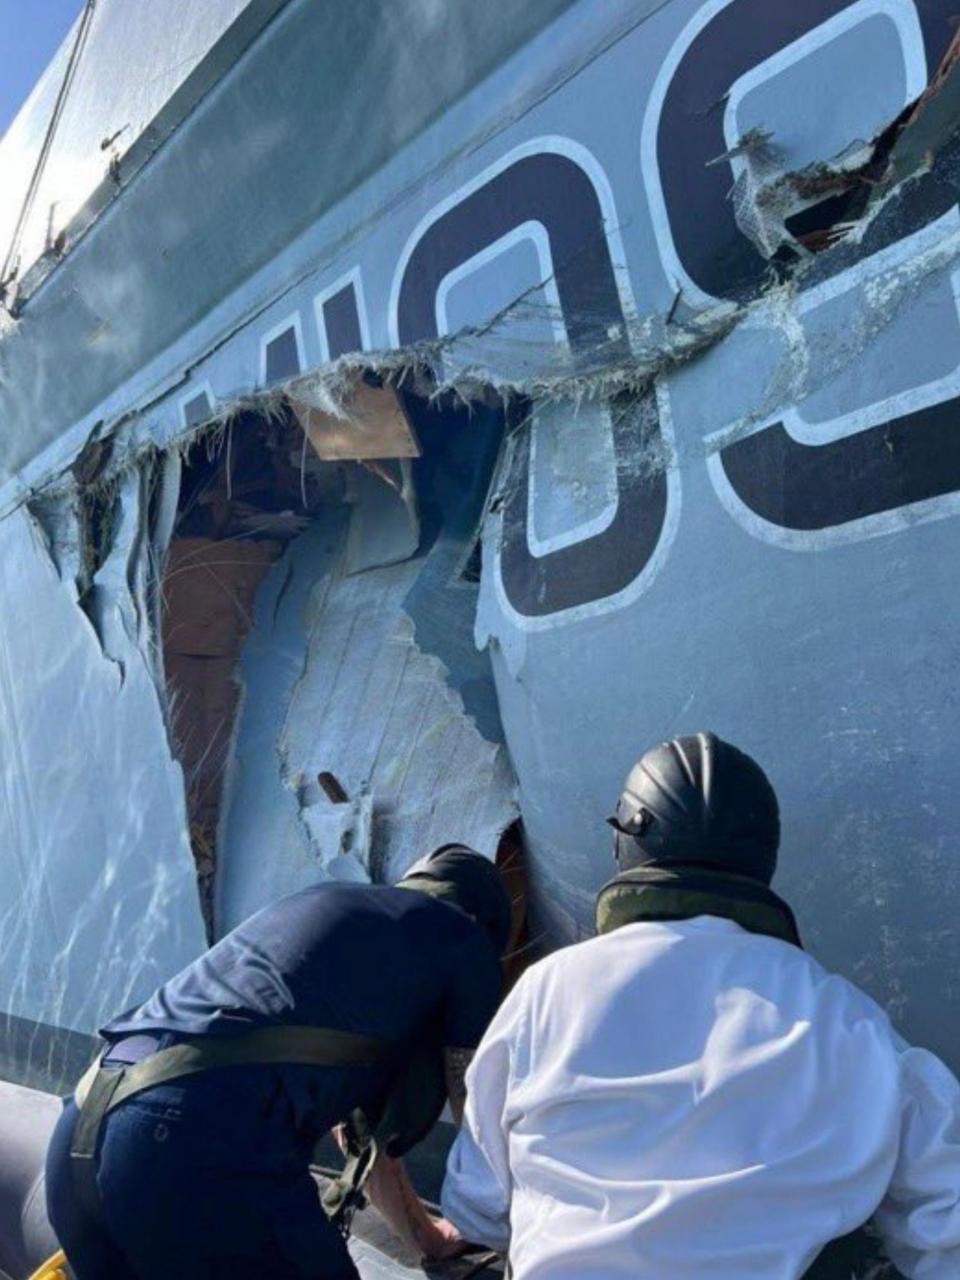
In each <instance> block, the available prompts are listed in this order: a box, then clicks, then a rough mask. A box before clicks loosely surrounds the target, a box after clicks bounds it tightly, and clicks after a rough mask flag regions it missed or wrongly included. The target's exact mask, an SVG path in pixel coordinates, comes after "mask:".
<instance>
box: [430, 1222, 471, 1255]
mask: <svg viewBox="0 0 960 1280" xmlns="http://www.w3.org/2000/svg"><path fill="white" fill-rule="evenodd" d="M422 1239H423V1246H424V1248H423V1260H424V1262H443V1260H444V1259H445V1258H455V1257H456V1256H457V1254H459V1253H463V1252H464V1250H465V1249H468V1248H469V1247H470V1246H469V1244H468V1242H467V1241H466V1240H464V1238H463V1236H462V1235H461V1234H460V1232H459V1231H458V1230H457V1228H456V1227H455V1226H454V1225H453V1223H452V1222H448V1221H447V1219H446V1218H432V1219H431V1225H430V1230H429V1232H425V1233H424V1234H423V1238H422Z"/></svg>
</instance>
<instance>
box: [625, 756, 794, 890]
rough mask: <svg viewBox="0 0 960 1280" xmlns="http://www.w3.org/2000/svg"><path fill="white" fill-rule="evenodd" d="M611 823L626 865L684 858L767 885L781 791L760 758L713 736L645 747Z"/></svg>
mask: <svg viewBox="0 0 960 1280" xmlns="http://www.w3.org/2000/svg"><path fill="white" fill-rule="evenodd" d="M609 821H610V824H611V826H612V827H613V828H614V831H615V833H616V834H615V836H614V854H615V856H616V859H617V864H618V866H619V867H620V869H621V870H627V869H628V868H630V867H636V866H645V865H659V866H663V865H675V864H678V863H682V864H684V865H688V866H690V865H693V866H700V867H715V868H716V869H717V870H720V871H732V872H735V873H737V874H740V875H745V876H752V877H753V878H754V879H756V880H761V881H763V883H764V884H769V883H770V881H771V880H772V879H773V873H774V871H776V868H777V849H778V847H779V844H780V809H779V806H778V804H777V797H776V793H775V792H774V790H773V787H772V786H771V785H770V782H769V780H768V778H767V775H766V774H765V773H764V772H763V770H762V769H761V768H760V766H759V765H758V764H757V763H756V761H754V760H751V758H750V757H749V756H748V755H745V754H744V753H743V752H742V751H739V750H738V749H737V748H736V747H733V746H731V745H730V743H729V742H724V741H722V739H720V738H717V737H716V736H715V735H714V734H712V733H698V734H696V735H694V736H691V737H685V738H674V739H673V740H672V741H670V742H664V743H662V744H661V745H660V746H659V747H654V748H653V749H652V750H651V751H648V752H647V753H646V755H645V756H643V757H642V758H641V759H640V760H638V761H637V763H636V764H635V765H634V766H633V768H632V769H631V770H630V772H629V774H628V775H627V780H626V783H625V785H624V789H623V794H622V795H621V796H620V803H619V804H618V806H617V815H616V817H615V818H611V819H610V820H609Z"/></svg>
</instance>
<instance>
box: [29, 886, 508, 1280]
mask: <svg viewBox="0 0 960 1280" xmlns="http://www.w3.org/2000/svg"><path fill="white" fill-rule="evenodd" d="M500 981H501V979H500V967H499V963H498V960H497V955H496V950H495V947H494V944H493V942H492V941H491V939H490V936H489V935H488V933H487V932H486V931H485V930H484V929H482V928H481V927H480V926H479V925H478V924H476V923H475V922H474V921H473V920H472V919H471V917H470V916H468V915H466V914H465V913H464V912H462V911H460V910H459V909H458V908H457V907H455V906H452V905H450V904H449V903H446V902H441V901H438V900H437V899H435V898H431V897H428V896H427V895H425V894H421V893H418V892H416V891H413V890H408V889H394V888H388V887H386V886H358V885H339V884H323V885H318V886H316V887H314V888H311V889H306V890H303V891H302V892H300V893H296V894H293V895H291V896H290V897H288V898H284V899H282V900H281V901H280V902H278V903H276V904H275V905H273V906H271V907H268V908H267V909H266V910H264V911H261V912H259V913H258V914H257V915H255V916H253V917H252V918H251V919H250V920H248V921H246V922H245V923H244V924H242V925H240V926H239V928H237V929H236V930H234V932H233V933H231V934H229V935H228V936H227V937H226V938H224V939H223V940H222V941H221V942H219V943H218V944H217V945H216V946H215V947H213V948H212V949H211V950H210V951H209V952H207V953H206V954H205V955H204V956H202V957H201V958H200V959H199V960H197V961H196V962H195V963H194V964H192V965H190V966H189V967H188V968H187V969H185V970H184V971H183V972H182V973H181V974H179V975H178V976H177V977H176V978H174V979H172V980H171V981H170V982H168V983H167V984H166V985H165V986H164V987H162V988H161V989H160V990H159V991H158V992H157V993H156V994H155V995H154V996H153V997H152V998H151V999H150V1000H148V1001H147V1003H146V1004H144V1005H143V1006H141V1007H140V1008H139V1009H136V1010H134V1011H133V1012H131V1013H128V1014H125V1015H124V1016H122V1017H120V1018H117V1019H116V1020H115V1021H113V1022H111V1023H110V1024H109V1025H108V1026H107V1027H105V1028H104V1029H103V1031H102V1035H103V1036H104V1038H105V1039H106V1040H107V1041H108V1043H109V1044H110V1046H111V1047H110V1048H109V1050H108V1052H107V1054H106V1058H105V1060H107V1061H109V1060H111V1059H113V1060H117V1061H134V1060H139V1059H140V1058H142V1057H144V1056H146V1055H147V1054H148V1053H151V1052H154V1051H155V1049H156V1048H158V1047H166V1045H168V1044H172V1043H176V1038H177V1036H178V1035H189V1036H229V1035H231V1034H236V1033H238V1032H243V1031H247V1030H250V1029H251V1028H253V1027H257V1026H264V1025H271V1024H272V1025H277V1024H286V1025H299V1026H317V1027H332V1028H336V1029H343V1030H347V1031H356V1032H359V1033H361V1034H363V1035H368V1036H375V1037H378V1038H382V1039H384V1040H388V1041H402V1040H405V1039H408V1038H411V1037H415V1036H416V1034H417V1032H418V1030H420V1029H423V1028H425V1027H426V1026H427V1025H436V1023H437V1022H439V1024H440V1026H441V1028H442V1032H443V1039H444V1041H445V1043H446V1044H447V1045H448V1046H450V1047H464V1048H472V1047H474V1046H476V1044H477V1043H478V1042H479V1040H480V1037H481V1036H482V1034H483V1032H484V1030H485V1029H486V1026H487V1023H488V1022H489V1020H490V1018H491V1017H492V1015H493V1012H494V1010H495V1008H496V1005H497V1001H498V998H499V993H500ZM389 1082H390V1081H389V1073H388V1071H387V1070H386V1069H385V1068H382V1067H368V1068H358V1067H349V1068H346V1067H319V1068H317V1067H304V1066H291V1067H286V1066H284V1067H276V1066H253V1067H227V1068H219V1069H217V1070H211V1071H207V1072H204V1073H202V1074H201V1075H198V1076H192V1077H187V1078H184V1079H183V1080H178V1081H174V1082H171V1083H168V1084H165V1085H159V1086H156V1087H154V1088H153V1089H149V1090H147V1091H145V1092H144V1093H142V1094H140V1095H138V1096H136V1097H133V1098H131V1099H129V1100H127V1101H126V1102H124V1103H121V1104H120V1106H118V1107H117V1108H116V1109H115V1110H114V1111H112V1112H111V1113H110V1114H109V1115H108V1116H107V1118H106V1120H105V1121H104V1124H103V1129H102V1133H101V1138H100V1143H99V1145H98V1159H97V1185H98V1188H99V1191H100V1196H101V1200H102V1203H103V1215H104V1225H103V1227H102V1228H101V1229H98V1230H93V1231H91V1230H90V1229H89V1227H88V1225H87V1224H85V1223H84V1221H83V1218H82V1215H81V1214H80V1211H79V1208H78V1206H77V1204H76V1200H75V1197H74V1193H73V1183H72V1177H71V1169H70V1156H69V1150H70V1139H71V1134H72V1129H73V1123H74V1120H75V1117H76V1108H75V1106H74V1104H73V1102H72V1101H71V1102H68V1103H67V1104H66V1106H65V1109H64V1113H63V1116H62V1117H61V1120H60V1122H59V1124H58V1126H57V1129H56V1131H55V1133H54V1136H53V1139H52V1141H51V1145H50V1150H49V1153H48V1157H47V1196H48V1205H49V1212H50V1219H51V1222H52V1224H53V1227H54V1230H55V1231H56V1232H57V1235H58V1237H59V1239H60V1242H61V1244H62V1246H63V1248H64V1250H65V1252H66V1254H67V1257H68V1259H69V1260H70V1262H71V1264H72V1266H73V1268H74V1271H75V1272H76V1274H77V1276H78V1280H101V1278H102V1280H123V1278H125V1277H139V1280H171V1278H172V1277H176V1278H177V1280H194V1278H196V1280H214V1278H217V1280H219V1278H220V1277H223V1280H227V1278H228V1277H229V1278H230V1280H246V1278H247V1277H249V1278H250V1280H253V1277H257V1280H263V1278H264V1277H277V1280H285V1278H286V1277H290V1278H291V1280H292V1278H293V1277H298V1278H300V1280H312V1278H313V1277H316V1280H321V1277H323V1278H333V1280H341V1278H342V1280H346V1277H350V1278H351V1280H355V1278H356V1276H357V1272H356V1270H355V1268H354V1266H353V1263H352V1262H351V1260H350V1257H349V1255H348V1253H347V1250H346V1246H345V1245H344V1242H343V1240H342V1239H341V1237H340V1236H339V1234H338V1232H337V1231H336V1230H335V1229H334V1228H333V1227H332V1226H331V1225H330V1223H329V1222H328V1220H327V1218H326V1216H325V1214H324V1213H323V1210H322V1208H321V1206H320V1203H319V1199H318V1193H317V1190H316V1187H315V1184H314V1182H313V1180H312V1178H311V1177H310V1174H309V1171H308V1162H309V1159H310V1155H311V1152H312V1150H313V1147H314V1144H315V1142H316V1141H317V1139H318V1138H319V1137H321V1136H322V1135H323V1134H324V1133H326V1132H327V1131H329V1129H330V1128H331V1127H332V1126H333V1125H334V1124H336V1123H337V1122H339V1121H341V1120H343V1119H344V1118H345V1117H346V1116H347V1115H348V1114H349V1112H350V1111H351V1110H352V1109H353V1108H354V1107H358V1106H360V1107H373V1106H375V1105H376V1104H377V1103H378V1102H379V1101H381V1100H382V1099H383V1097H384V1096H385V1093H386V1091H387V1089H388V1086H389Z"/></svg>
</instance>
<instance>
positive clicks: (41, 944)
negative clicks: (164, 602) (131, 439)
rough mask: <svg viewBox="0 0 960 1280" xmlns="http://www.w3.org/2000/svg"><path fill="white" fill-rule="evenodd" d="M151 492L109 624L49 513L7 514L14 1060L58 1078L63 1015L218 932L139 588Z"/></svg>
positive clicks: (104, 1007)
mask: <svg viewBox="0 0 960 1280" xmlns="http://www.w3.org/2000/svg"><path fill="white" fill-rule="evenodd" d="M141 499H142V494H141V493H140V491H139V489H138V487H137V486H136V485H135V484H131V485H130V486H129V488H127V489H124V490H121V491H120V493H119V494H118V502H119V505H120V518H119V521H118V525H117V529H118V535H117V539H116V541H115V543H114V546H113V549H112V551H111V553H110V554H109V555H108V556H107V557H106V560H105V562H104V565H103V567H102V569H101V571H100V573H99V574H98V576H97V585H98V589H99V597H98V604H97V609H96V614H97V616H98V617H99V619H100V625H101V632H100V634H98V633H97V631H95V630H94V626H93V625H92V623H91V621H90V619H89V617H88V615H86V614H85V613H84V612H83V611H82V610H81V609H80V608H79V607H78V597H77V588H76V584H75V582H74V580H73V577H72V575H70V574H69V573H66V574H64V576H63V577H61V575H60V574H59V573H58V571H57V568H56V566H55V564H54V561H53V559H52V557H51V554H50V550H49V547H48V544H47V539H46V536H45V534H44V532H43V531H42V530H41V528H40V526H39V525H38V524H37V523H36V522H35V520H34V519H33V517H32V516H31V515H30V514H29V513H28V512H27V511H26V510H25V509H23V510H20V511H18V512H15V513H13V514H11V515H9V516H7V517H6V519H4V520H2V521H0V599H2V600H3V601H4V607H3V609H2V610H0V724H2V726H3V733H2V735H0V869H2V880H3V883H4V884H5V885H6V886H7V892H6V894H5V906H4V907H3V909H2V910H0V989H2V990H3V992H4V997H5V998H4V1015H6V1016H3V1015H0V1055H2V1058H3V1060H4V1062H6V1063H8V1064H9V1065H8V1068H7V1069H8V1070H10V1069H13V1070H15V1073H16V1074H17V1075H18V1076H19V1078H21V1079H23V1078H26V1077H27V1076H28V1075H29V1077H30V1078H31V1079H32V1080H34V1081H35V1082H36V1083H37V1084H38V1085H42V1086H43V1087H46V1088H50V1089H59V1088H62V1087H63V1085H64V1084H65V1081H64V1080H63V1079H61V1078H59V1077H58V1076H57V1073H56V1070H55V1069H54V1068H55V1064H56V1063H57V1062H59V1061H61V1057H60V1055H59V1054H58V1052H57V1050H56V1045H55V1044H54V1043H53V1041H51V1039H50V1034H51V1033H50V1028H56V1029H61V1031H62V1033H63V1034H67V1033H69V1032H70V1031H79V1032H82V1033H84V1034H86V1035H92V1034H94V1033H95V1031H96V1029H97V1027H98V1026H100V1025H101V1024H102V1023H103V1022H104V1021H105V1020H106V1019H107V1018H109V1017H111V1016H113V1015H114V1014H115V1013H116V1011H117V1009H122V1008H127V1007H129V1006H130V1005H131V1004H133V1003H135V1002H136V1001H138V1000H141V999H144V998H145V997H146V996H147V995H149V994H150V992H151V991H152V990H153V989H154V987H155V986H156V985H157V984H158V983H159V982H160V981H162V980H163V979H164V978H165V977H166V976H168V975H169V973H170V972H172V971H175V970H176V969H177V968H179V967H180V966H182V965H183V964H185V963H186V962H187V961H189V960H190V959H192V958H193V956H195V955H196V954H197V953H198V951H199V950H201V949H202V947H203V944H204V937H203V929H202V923H201V920H200V913H199V909H198V903H197V894H196V883H195V878H194V872H193V863H192V859H191V857H190V849H189V845H188V843H187V838H186V821H185V811H184V796H183V779H182V775H181V771H180V767H179V765H178V764H177V763H176V762H175V761H174V760H173V759H172V758H171V756H170V753H169V749H168V747H167V745H166V742H167V740H166V731H165V724H164V716H163V708H162V704H161V699H160V697H159V696H158V689H157V686H156V682H155V677H156V671H155V669H154V666H153V660H154V659H155V657H156V653H155V650H154V649H153V648H152V647H151V644H150V642H149V639H148V634H147V633H148V629H149V628H148V618H147V613H148V609H147V607H146V605H145V600H144V598H143V597H142V596H141V595H140V594H139V586H138V584H139V582H140V581H141V577H140V566H141V565H142V563H143V560H144V558H145V557H146V556H147V554H148V552H147V544H148V542H149V539H148V538H147V537H146V536H145V535H144V526H145V521H146V513H145V508H144V505H143V503H142V501H141ZM70 519H71V517H70V516H68V515H64V517H63V519H62V520H61V522H60V528H61V530H66V529H67V528H68V526H69V523H70ZM137 531H139V534H138V533H137ZM73 541H74V544H76V542H77V536H76V531H75V530H74V533H73ZM135 544H138V545H139V550H138V551H136V553H134V551H133V548H134V545H135ZM64 554H65V558H64V562H65V563H66V554H67V553H66V552H65V553H64ZM29 1027H33V1028H35V1030H34V1032H33V1033H30V1032H28V1031H27V1030H26V1028H29ZM8 1035H9V1036H11V1037H14V1039H15V1040H16V1051H15V1052H14V1051H13V1049H12V1048H11V1052H10V1053H9V1054H7V1053H4V1052H3V1048H4V1044H5V1041H6V1039H7V1037H8ZM48 1068H49V1069H48Z"/></svg>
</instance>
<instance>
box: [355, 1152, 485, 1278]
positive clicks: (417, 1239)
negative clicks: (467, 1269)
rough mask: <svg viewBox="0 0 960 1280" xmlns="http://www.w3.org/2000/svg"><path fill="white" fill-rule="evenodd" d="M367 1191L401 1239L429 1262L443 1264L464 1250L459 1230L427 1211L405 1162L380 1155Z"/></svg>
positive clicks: (373, 1203)
mask: <svg viewBox="0 0 960 1280" xmlns="http://www.w3.org/2000/svg"><path fill="white" fill-rule="evenodd" d="M365 1191H366V1195H367V1198H368V1199H369V1201H370V1203H371V1204H372V1205H373V1206H374V1208H375V1209H376V1210H377V1211H378V1212H379V1213H380V1214H381V1215H382V1216H383V1217H384V1218H385V1219H386V1221H387V1222H388V1223H389V1224H390V1226H391V1227H392V1228H393V1230H394V1231H395V1232H396V1233H397V1235H398V1236H399V1237H400V1239H401V1240H403V1242H404V1243H405V1244H406V1245H407V1246H408V1247H410V1248H412V1249H414V1250H416V1252H417V1253H418V1254H419V1255H420V1256H421V1257H422V1258H425V1259H426V1260H427V1261H430V1262H439V1261H440V1260H441V1259H442V1258H449V1257H452V1256H453V1255H454V1254H456V1253H459V1252H460V1251H461V1250H462V1249H463V1247H464V1241H463V1238H462V1237H461V1235H460V1233H459V1231H457V1229H456V1227H455V1226H453V1224H452V1223H450V1222H447V1221H446V1220H445V1219H444V1218H434V1217H432V1216H431V1215H430V1214H429V1213H428V1212H427V1210H426V1208H425V1206H424V1204H423V1201H422V1200H421V1199H420V1197H419V1196H418V1195H417V1193H416V1191H415V1190H414V1188H413V1184H412V1183H411V1182H410V1179H409V1177H408V1176H407V1171H406V1169H404V1167H403V1161H402V1160H394V1159H393V1158H392V1157H390V1156H388V1155H382V1154H381V1155H379V1156H378V1157H377V1160H376V1163H375V1164H374V1166H373V1169H372V1170H371V1172H370V1177H369V1178H368V1179H367V1185H366V1188H365Z"/></svg>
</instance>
